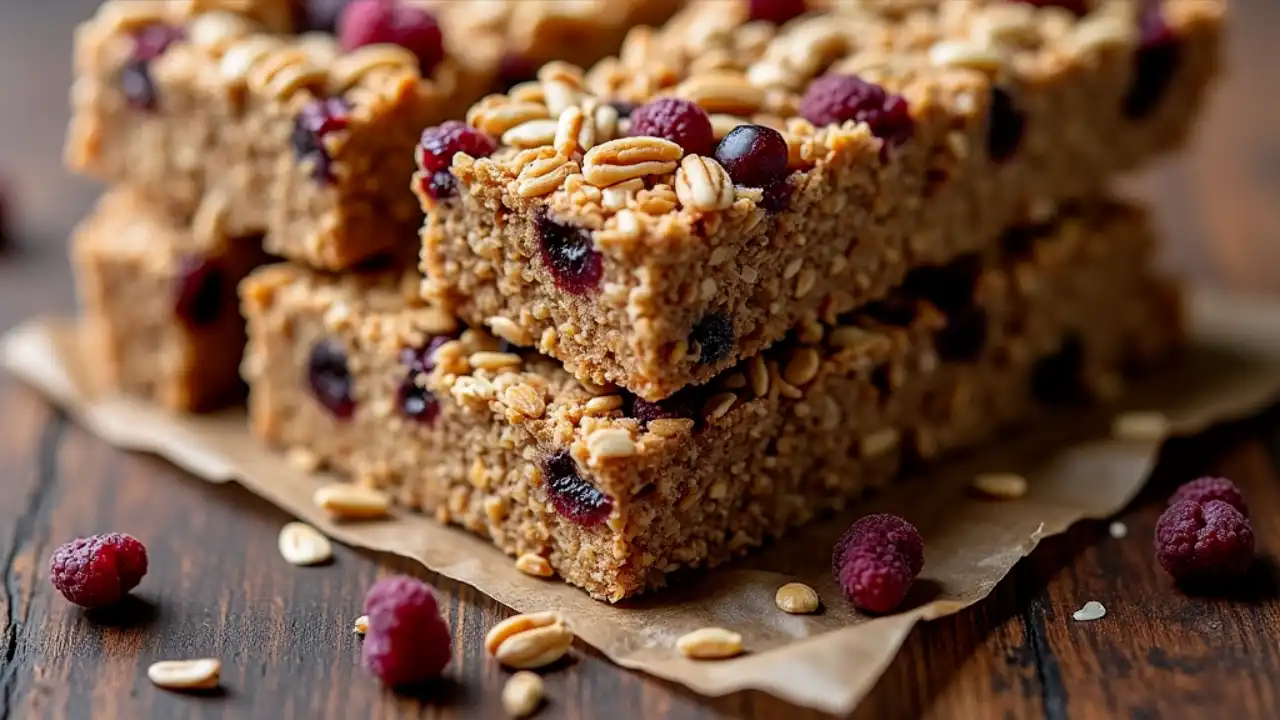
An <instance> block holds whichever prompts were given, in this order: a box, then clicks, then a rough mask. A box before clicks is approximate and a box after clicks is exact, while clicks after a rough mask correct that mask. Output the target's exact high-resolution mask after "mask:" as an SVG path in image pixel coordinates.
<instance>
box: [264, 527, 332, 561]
mask: <svg viewBox="0 0 1280 720" xmlns="http://www.w3.org/2000/svg"><path fill="white" fill-rule="evenodd" d="M278 544H279V547H280V554H281V555H282V556H284V559H285V560H288V561H289V562H290V563H291V564H293V565H319V564H320V563H324V562H328V561H329V560H331V559H332V558H333V546H332V545H330V544H329V538H327V537H325V536H324V535H321V534H320V531H319V530H316V529H315V528H313V527H311V526H310V525H308V524H306V523H302V522H291V523H289V524H287V525H285V526H284V527H283V528H281V529H280V537H279V539H278Z"/></svg>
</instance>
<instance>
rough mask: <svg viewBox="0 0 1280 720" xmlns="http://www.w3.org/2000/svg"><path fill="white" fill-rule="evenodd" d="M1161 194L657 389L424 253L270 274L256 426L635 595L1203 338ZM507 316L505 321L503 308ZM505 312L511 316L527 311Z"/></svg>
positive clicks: (256, 333) (257, 312) (910, 284)
mask: <svg viewBox="0 0 1280 720" xmlns="http://www.w3.org/2000/svg"><path fill="white" fill-rule="evenodd" d="M1151 244H1152V243H1151V238H1150V235H1149V230H1148V228H1147V225H1146V220H1145V217H1144V215H1143V213H1142V212H1141V211H1139V210H1136V209H1133V208H1130V207H1127V206H1121V205H1116V204H1112V203H1107V202H1097V203H1092V204H1089V205H1087V206H1084V207H1081V208H1078V209H1073V210H1071V211H1070V212H1068V213H1067V214H1066V216H1065V217H1063V218H1061V219H1060V220H1059V221H1058V222H1056V224H1053V225H1049V226H1043V227H1035V228H1027V229H1023V230H1018V231H1013V232H1010V233H1007V234H1006V235H1005V236H1004V237H1003V238H1002V242H1001V243H999V246H998V247H993V248H990V249H989V250H988V251H987V252H985V253H983V254H973V255H966V256H964V257H962V258H961V259H958V260H956V261H953V262H951V263H948V264H946V265H940V266H929V267H924V268H919V269H917V270H915V271H913V273H912V274H911V275H910V276H909V277H908V279H907V281H906V283H905V285H904V286H903V289H902V290H900V291H898V292H895V293H894V294H892V295H891V296H889V297H888V298H886V299H885V300H883V301H881V302H877V303H874V304H872V305H869V306H867V307H865V308H863V309H860V310H858V311H854V312H847V313H841V314H840V315H838V316H836V317H834V318H832V322H830V323H822V322H818V321H816V320H813V321H810V322H806V323H801V324H800V325H799V326H797V327H796V328H794V329H793V330H792V332H791V333H790V334H789V335H788V337H787V339H786V340H785V341H783V342H781V343H778V344H776V345H775V346H773V347H772V348H770V349H769V350H768V351H766V352H763V353H761V354H758V355H756V356H753V357H752V358H750V359H748V360H744V361H742V362H740V363H739V364H738V365H737V366H736V367H734V368H731V369H729V370H727V371H725V372H723V373H722V374H720V375H719V376H717V378H716V379H715V380H714V381H713V382H712V383H710V384H708V385H707V386H705V387H702V388H691V389H688V390H686V391H683V392H681V393H679V394H677V395H676V396H674V397H672V398H670V399H668V400H666V401H664V402H662V403H647V402H645V401H643V400H641V399H639V398H637V397H636V396H634V395H632V394H631V393H628V392H626V391H624V390H621V389H618V388H616V387H614V386H598V385H594V384H590V383H586V384H584V383H582V382H580V381H579V380H577V379H575V377H574V376H573V375H572V374H570V373H569V372H567V371H566V370H565V369H564V367H563V366H562V365H561V364H560V363H558V362H556V361H554V360H552V359H550V358H547V357H545V356H542V355H539V354H537V353H534V352H531V351H517V350H515V349H514V348H513V347H512V346H511V345H510V344H509V343H506V342H504V341H502V340H500V339H499V338H496V337H494V336H492V335H489V334H488V333H486V332H484V331H481V330H478V329H474V328H472V329H465V330H461V331H460V328H459V326H458V325H457V324H456V322H455V320H454V319H453V318H452V317H451V316H450V315H449V314H448V313H446V312H443V311H442V310H440V309H439V308H437V307H434V306H431V305H428V304H426V303H425V302H424V301H422V300H421V299H420V297H419V295H418V293H417V292H416V283H417V277H416V276H415V275H414V274H412V273H409V274H407V275H406V274H401V273H384V274H373V275H357V274H347V275H343V276H338V277H334V276H326V275H322V274H318V273H315V272H312V271H308V270H305V269H302V268H299V267H296V266H291V265H278V266H273V267H269V268H265V269H263V270H260V271H258V272H257V273H255V274H253V275H252V276H250V278H249V279H247V280H246V281H245V283H243V284H242V287H241V299H242V305H243V308H244V312H245V315H246V317H247V318H248V320H249V328H250V330H249V335H250V342H249V349H248V351H247V353H246V358H245V363H244V367H243V374H244V376H245V378H246V379H247V380H248V382H249V384H250V415H251V419H252V424H253V430H254V432H255V434H256V435H257V436H259V437H261V438H262V439H264V440H266V441H267V442H269V443H271V444H273V445H276V446H280V447H284V448H288V449H289V450H290V452H291V456H292V457H294V458H296V459H298V460H299V461H300V462H302V463H305V464H306V466H307V467H309V468H315V467H320V466H328V467H331V468H333V469H336V470H338V471H340V472H342V473H344V474H346V475H348V476H350V477H352V478H353V479H355V480H356V481H357V482H360V483H363V484H367V485H372V486H377V487H382V488H386V489H388V490H390V491H391V492H393V493H395V494H396V495H397V496H398V498H399V499H400V501H401V502H403V503H405V504H406V505H409V506H411V507H415V508H420V509H421V510H423V511H425V512H427V513H429V514H432V515H434V516H435V517H436V518H438V519H439V520H440V521H442V522H451V523H456V524H458V525H461V526H464V527H466V528H468V529H470V530H472V531H474V532H477V533H480V534H483V535H486V536H488V537H489V538H490V539H492V541H493V542H494V544H495V545H497V546H498V547H499V548H501V549H502V550H504V551H506V552H508V553H510V554H513V555H521V554H524V553H534V554H538V555H542V556H544V557H546V558H547V559H548V561H549V562H550V564H551V566H552V567H553V568H554V569H555V570H556V572H557V573H558V574H559V575H560V576H561V577H563V578H564V579H565V580H566V581H568V582H570V583H573V584H575V585H578V586H581V587H583V588H585V589H586V590H587V592H589V593H591V594H592V595H593V596H596V597H599V598H602V599H607V600H611V601H617V600H619V599H622V598H625V597H628V596H632V595H635V594H637V593H640V592H643V591H645V590H648V589H651V588H655V587H658V586H660V585H662V584H663V583H664V578H665V577H666V576H667V574H668V573H670V572H673V571H675V570H678V569H680V568H697V567H708V566H711V565H715V564H718V563H720V562H723V561H725V560H727V559H728V558H730V557H732V556H734V555H737V554H741V553H743V552H746V551H747V550H748V549H749V548H752V547H755V546H757V545H759V544H760V543H761V542H763V541H764V540H766V539H768V538H771V537H776V536H778V535H781V534H783V533H785V532H786V531H787V529H789V528H791V527H795V526H796V525H798V524H801V523H803V522H805V521H806V520H807V519H809V518H811V517H813V516H814V515H815V514H816V513H821V512H823V511H826V510H830V509H834V508H840V507H842V506H844V504H845V503H846V502H848V501H849V500H851V499H854V498H856V497H857V496H859V495H860V494H862V493H864V492H865V491H867V490H868V489H870V488H873V487H876V486H879V485H882V484H884V483H887V482H889V481H891V480H892V479H893V478H894V477H895V476H896V475H897V474H898V470H899V468H900V466H902V465H903V464H904V463H911V462H916V461H923V460H929V459H932V458H934V457H936V456H938V455H939V454H941V453H943V452H945V451H948V450H952V449H957V448H960V447H964V446H969V445H972V444H974V443H976V442H978V441H980V440H982V439H984V438H988V437H990V436H992V435H993V434H994V433H995V432H996V431H997V430H999V429H1001V428H1004V427H1007V426H1008V425H1010V424H1011V423H1015V422H1019V421H1024V420H1026V419H1028V418H1029V417H1031V416H1033V415H1035V414H1036V413H1037V412H1038V410H1039V408H1040V407H1041V405H1042V403H1043V402H1047V401H1052V400H1061V399H1063V398H1065V397H1072V396H1076V395H1081V396H1084V395H1102V396H1105V397H1112V396H1114V394H1115V393H1117V392H1118V391H1120V390H1121V388H1122V385H1123V381H1122V373H1123V372H1125V371H1128V370H1133V369H1136V368H1143V367H1145V366H1148V365H1150V364H1152V363H1153V362H1155V361H1158V360H1160V359H1162V358H1164V357H1166V356H1167V355H1168V354H1169V352H1170V351H1171V350H1172V348H1173V347H1175V346H1176V345H1177V344H1178V342H1179V341H1180V339H1181V329H1180V312H1179V303H1178V297H1177V293H1176V291H1175V289H1174V287H1173V286H1172V285H1170V284H1169V283H1167V282H1166V281H1164V280H1162V279H1160V278H1158V277H1156V276H1155V275H1153V274H1152V273H1151V271H1150V270H1149V269H1148V261H1149V259H1150V250H1151ZM499 325H501V324H499ZM508 330H509V328H508Z"/></svg>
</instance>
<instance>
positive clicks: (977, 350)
mask: <svg viewBox="0 0 1280 720" xmlns="http://www.w3.org/2000/svg"><path fill="white" fill-rule="evenodd" d="M933 345H934V348H935V349H936V350H937V351H938V357H940V358H942V359H943V360H945V361H947V362H973V361H974V360H977V359H978V358H979V357H981V355H982V351H983V349H984V348H986V345H987V312H986V311H985V310H983V309H982V308H980V307H976V306H974V307H969V308H965V309H963V310H961V311H959V312H956V313H953V314H951V315H948V316H947V324H946V325H944V326H943V327H942V329H941V330H939V331H938V332H937V333H936V334H935V335H934V338H933Z"/></svg>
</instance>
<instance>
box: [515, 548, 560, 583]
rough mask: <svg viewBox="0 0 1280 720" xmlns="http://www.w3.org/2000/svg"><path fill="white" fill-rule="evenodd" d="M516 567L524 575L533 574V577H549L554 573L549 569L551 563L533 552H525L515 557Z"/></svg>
mask: <svg viewBox="0 0 1280 720" xmlns="http://www.w3.org/2000/svg"><path fill="white" fill-rule="evenodd" d="M516 569H517V570H519V571H520V572H522V573H524V574H525V575H533V576H534V577H551V576H552V575H555V574H556V571H555V570H552V569H551V563H549V562H547V559H546V558H544V557H542V556H541V555H534V554H533V553H525V554H523V555H521V556H520V557H518V558H516Z"/></svg>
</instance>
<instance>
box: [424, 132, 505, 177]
mask: <svg viewBox="0 0 1280 720" xmlns="http://www.w3.org/2000/svg"><path fill="white" fill-rule="evenodd" d="M497 149H498V146H497V144H496V143H494V142H493V139H492V138H490V137H489V136H488V135H485V134H484V133H482V132H480V131H479V130H476V129H475V128H473V127H471V126H469V125H467V124H466V123H463V122H459V121H457V120H449V121H447V122H444V123H441V124H440V125H437V126H435V127H429V128H427V129H426V130H423V131H422V138H421V139H420V140H419V141H418V150H417V159H418V167H419V168H421V169H422V171H423V172H428V173H433V172H436V171H438V170H448V169H449V166H450V165H451V164H453V156H454V155H456V154H458V153H460V152H463V153H466V154H468V155H470V156H471V157H475V158H482V157H489V156H490V155H492V154H493V151H494V150H497Z"/></svg>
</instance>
